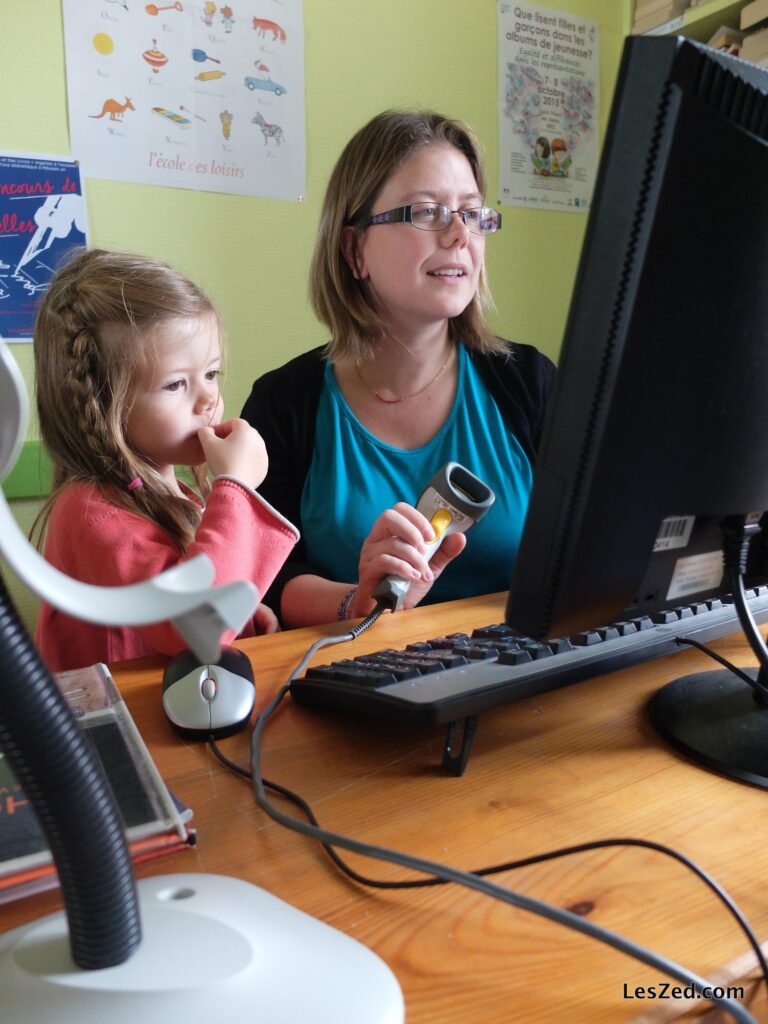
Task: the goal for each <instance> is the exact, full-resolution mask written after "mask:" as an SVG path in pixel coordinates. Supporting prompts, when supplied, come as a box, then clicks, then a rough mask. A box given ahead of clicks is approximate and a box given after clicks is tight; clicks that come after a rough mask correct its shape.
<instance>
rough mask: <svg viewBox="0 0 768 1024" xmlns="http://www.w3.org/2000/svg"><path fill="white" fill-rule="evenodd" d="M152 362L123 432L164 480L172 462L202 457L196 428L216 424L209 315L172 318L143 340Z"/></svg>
mask: <svg viewBox="0 0 768 1024" xmlns="http://www.w3.org/2000/svg"><path fill="white" fill-rule="evenodd" d="M147 343H148V344H154V345H155V347H156V349H157V360H156V362H155V363H154V365H152V366H150V367H149V368H148V369H147V370H146V371H145V373H144V374H143V376H142V377H141V378H140V379H139V381H138V383H137V385H136V386H135V388H134V392H133V396H132V398H133V402H132V406H131V411H130V413H129V415H128V421H127V425H126V433H127V436H128V440H129V442H130V444H131V445H132V446H133V447H134V448H135V449H136V450H137V451H139V452H141V453H142V454H143V455H144V456H145V457H146V458H147V459H149V460H150V461H151V462H153V463H154V464H155V465H156V466H157V467H158V469H159V471H160V472H161V473H162V474H163V475H164V476H166V477H167V478H169V479H170V478H172V477H173V472H174V471H173V467H174V466H198V465H200V464H201V463H203V462H204V461H205V456H204V454H203V449H202V447H201V445H200V441H199V440H198V436H197V434H198V431H199V430H200V429H201V427H208V426H215V425H216V424H217V423H220V422H221V417H222V414H223V411H224V410H223V406H222V403H221V396H220V395H219V370H220V367H221V345H220V342H219V326H218V323H217V322H216V319H215V318H214V317H213V316H205V317H194V318H190V319H179V320H175V321H171V322H170V323H168V324H164V325H162V326H160V327H158V328H157V329H156V330H155V331H153V332H152V334H151V335H150V336H149V337H148V338H147Z"/></svg>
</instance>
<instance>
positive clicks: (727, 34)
mask: <svg viewBox="0 0 768 1024" xmlns="http://www.w3.org/2000/svg"><path fill="white" fill-rule="evenodd" d="M744 35H745V33H744V32H739V30H738V29H737V28H729V26H728V25H721V26H720V28H719V29H718V30H717V31H716V32H715V33H714V35H713V36H712V37H711V38H710V39H709V40H708V41H707V46H711V47H712V49H713V50H724V51H725V52H726V53H735V54H738V53H739V51H740V50H741V44H742V43H743V42H744Z"/></svg>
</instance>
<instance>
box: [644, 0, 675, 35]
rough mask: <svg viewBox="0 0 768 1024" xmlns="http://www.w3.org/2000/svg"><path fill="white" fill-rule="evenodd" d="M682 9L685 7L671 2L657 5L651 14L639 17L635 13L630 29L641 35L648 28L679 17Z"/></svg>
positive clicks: (656, 26)
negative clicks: (661, 5) (660, 5)
mask: <svg viewBox="0 0 768 1024" xmlns="http://www.w3.org/2000/svg"><path fill="white" fill-rule="evenodd" d="M684 10H685V7H682V8H681V7H680V4H679V3H674V2H672V3H667V4H666V5H665V6H664V7H659V8H658V9H657V10H655V11H653V12H652V13H651V14H646V15H644V16H642V17H640V18H638V17H637V15H635V23H634V25H633V27H632V31H633V32H634V34H635V35H641V34H642V33H643V32H647V31H648V30H649V29H652V28H658V27H659V25H664V24H666V22H668V21H672V20H673V19H674V18H678V17H680V15H681V14H682V13H683V11H684Z"/></svg>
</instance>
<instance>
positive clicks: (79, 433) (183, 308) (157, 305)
mask: <svg viewBox="0 0 768 1024" xmlns="http://www.w3.org/2000/svg"><path fill="white" fill-rule="evenodd" d="M206 316H208V317H214V318H215V320H216V322H217V323H218V322H219V315H218V312H217V311H216V309H215V307H214V305H213V303H212V302H211V300H210V299H209V298H208V297H207V296H206V295H205V294H204V293H203V292H202V291H201V290H200V289H199V288H198V287H197V285H195V284H194V283H193V282H192V281H190V280H189V279H188V278H187V277H185V276H184V275H183V274H181V273H179V272H178V271H176V270H173V269H172V268H171V267H169V266H167V264H165V263H162V262H160V261H159V260H154V259H150V258H148V257H145V256H140V255H136V254H133V253H125V252H107V251H105V250H103V249H90V250H87V251H80V252H79V253H77V254H76V255H75V256H74V257H73V258H72V259H71V260H69V261H68V262H67V263H66V264H65V265H64V266H63V267H62V268H61V269H60V270H59V271H58V272H57V273H56V274H55V275H54V277H53V279H52V281H51V283H50V286H49V288H48V290H47V292H46V294H45V296H44V298H43V301H42V303H41V305H40V308H39V310H38V313H37V319H36V321H35V329H34V357H35V374H36V396H37V414H38V419H39V422H40V433H41V436H42V439H43V443H44V445H45V448H46V449H47V451H48V454H49V455H50V457H51V459H52V461H53V466H54V477H53V490H52V493H51V495H50V497H49V498H48V500H47V501H46V503H45V505H44V506H43V509H42V510H41V512H40V515H39V516H38V517H37V520H36V521H35V524H34V526H33V534H34V535H36V539H38V541H39V540H41V539H42V536H43V534H44V532H45V526H46V524H47V522H48V518H49V516H50V512H51V509H52V507H53V504H54V502H55V500H56V497H57V495H58V493H59V491H60V490H61V488H62V487H64V486H65V484H68V483H72V482H76V481H79V482H88V483H92V484H95V485H96V486H97V487H98V488H99V490H100V491H101V493H102V494H103V495H104V496H105V497H106V498H107V499H108V500H109V501H110V502H111V503H112V504H114V505H118V506H119V507H121V508H125V509H128V510H130V511H133V512H137V513H138V514H139V515H142V516H144V517H145V518H147V519H150V520H151V521H152V522H154V523H157V525H158V526H159V527H161V528H162V529H163V530H166V531H167V532H168V533H170V534H171V535H172V536H173V537H174V538H175V539H176V540H177V541H178V543H179V546H180V547H181V548H182V549H184V548H185V547H186V546H187V544H188V543H189V542H190V541H191V539H192V538H193V536H194V533H195V530H196V529H197V526H198V524H199V522H200V509H199V507H198V506H197V505H196V503H195V502H193V501H189V500H187V499H185V498H180V497H178V495H175V494H173V493H172V492H171V491H170V489H169V488H168V486H167V484H166V483H165V481H164V480H163V478H162V476H161V475H160V473H159V472H158V471H157V468H156V467H155V466H154V465H153V464H152V463H151V462H150V461H149V460H148V459H147V458H146V457H145V456H144V455H143V454H142V453H141V452H140V451H137V450H136V449H135V448H133V447H132V446H131V444H130V442H129V440H128V438H127V436H126V423H127V420H128V415H129V413H130V410H131V403H132V400H133V389H134V386H135V384H136V383H137V381H139V380H141V379H142V378H143V376H144V374H146V373H147V372H148V371H150V370H151V368H152V364H153V361H154V360H155V359H156V355H157V349H156V343H157V339H158V337H159V336H160V334H161V333H162V327H163V326H164V325H166V324H169V323H170V322H172V321H174V320H178V319H181V318H194V317H206ZM158 329H159V330H158ZM192 472H193V475H194V478H195V482H196V484H197V486H198V488H199V490H200V494H201V496H202V497H205V496H206V495H207V494H208V492H209V491H210V484H209V482H208V479H207V474H206V472H205V469H204V468H203V467H201V466H197V467H194V468H193V469H192ZM136 477H139V478H140V479H141V480H142V482H143V486H142V487H140V488H137V489H133V490H130V491H129V490H128V489H127V488H128V484H129V482H130V481H131V480H133V479H134V478H136Z"/></svg>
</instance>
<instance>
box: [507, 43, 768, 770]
mask: <svg viewBox="0 0 768 1024" xmlns="http://www.w3.org/2000/svg"><path fill="white" fill-rule="evenodd" d="M766 281H768V69H763V68H760V67H757V66H754V65H751V64H748V63H746V62H744V61H741V60H739V59H737V58H734V57H730V56H727V55H725V54H722V53H719V52H716V51H713V50H710V49H708V48H707V47H705V46H703V45H701V44H698V43H696V42H693V41H691V40H688V39H683V38H675V37H643V36H635V37H630V38H629V39H628V40H627V41H626V44H625V49H624V53H623V58H622V62H621V67H620V71H619V76H618V81H617V86H616V91H615V96H614V101H613V106H612V112H611V117H610V122H609V127H608V131H607V134H606V139H605V145H604V149H603V155H602V159H601V164H600V169H599V174H598V179H597V183H596V188H595V194H594V201H593V206H592V209H591V211H590V215H589V221H588V224H587V230H586V235H585V241H584V245H583V250H582V255H581V261H580V265H579V269H578V273H577V277H576V283H575V287H574V292H573V297H572V302H571V307H570V313H569V316H568V320H567V324H566V331H565V339H564V344H563V348H562V355H561V358H560V363H559V369H558V375H557V379H556V382H555V386H554V390H553V394H552V398H551V401H550V406H549V408H548V411H547V421H546V425H545V429H544V434H543V438H542V444H541V448H540V451H539V453H538V456H537V461H536V467H535V478H534V486H533V491H532V495H531V501H530V505H529V510H528V515H527V518H526V523H525V529H524V532H523V536H522V540H521V546H520V551H519V555H518V558H517V561H516V565H515V569H514V574H513V578H512V583H511V589H510V595H509V599H508V604H507V622H508V623H509V625H511V626H514V627H515V628H516V629H519V630H520V631H521V632H524V633H526V634H528V635H529V636H533V637H537V638H543V637H556V636H563V635H567V634H571V633H574V632H577V631H579V630H583V629H584V628H586V627H594V626H597V625H602V624H606V623H610V622H614V621H616V620H617V619H627V618H632V617H634V616H637V615H639V614H642V613H645V612H648V611H657V610H659V609H662V608H668V607H670V606H679V605H682V604H686V603H692V602H697V601H702V600H705V599H707V598H710V599H711V598H713V597H714V596H717V595H721V594H723V593H725V592H727V591H729V590H730V589H731V587H730V584H729V582H728V580H727V579H726V577H725V575H724V573H723V560H722V555H721V552H722V546H723V537H722V531H721V526H720V524H721V521H722V520H723V518H724V517H726V516H739V515H744V514H750V513H758V514H762V513H763V512H764V511H765V510H767V509H768V287H766ZM766 532H768V531H763V533H762V534H760V535H759V537H758V538H757V539H756V540H755V541H753V542H752V546H751V550H750V555H749V566H748V573H747V583H748V584H750V585H753V584H756V583H765V582H766V580H768V545H767V544H766V539H765V538H766ZM707 675H708V676H709V674H707ZM715 675H720V673H716V674H715ZM724 675H725V674H724ZM724 675H723V679H721V680H720V682H719V683H718V685H717V686H716V688H715V690H714V691H713V692H712V693H711V694H710V695H709V697H708V698H706V699H705V698H704V690H703V689H702V688H701V686H697V684H698V683H700V682H701V680H700V679H698V680H696V682H695V683H692V684H690V686H683V687H681V688H679V691H678V692H677V694H676V696H675V701H674V705H675V706H674V708H673V709H671V710H670V709H669V708H667V709H666V710H660V708H661V706H662V704H664V703H665V701H666V697H665V698H661V697H659V699H658V701H656V702H655V710H654V711H653V712H652V715H653V718H654V721H655V723H656V725H657V726H658V727H659V728H660V729H661V731H662V732H663V733H664V735H665V736H666V737H667V738H668V739H670V740H671V741H672V742H673V743H676V744H677V745H678V746H680V747H681V748H682V749H684V750H686V752H687V753H689V754H691V755H692V756H694V757H698V759H699V760H701V761H703V762H704V763H706V764H708V765H710V766H711V767H716V768H718V769H719V770H721V771H724V772H728V773H731V774H735V775H737V776H738V777H741V778H747V779H749V780H750V781H753V782H758V783H760V784H762V785H766V786H768V708H763V707H762V706H761V705H760V704H759V702H758V701H756V700H754V699H753V691H752V689H751V688H750V686H748V685H747V684H746V683H744V682H741V681H739V680H735V681H733V682H732V681H730V679H729V681H728V682H727V683H725V682H724ZM711 681H712V679H711V677H710V682H711ZM720 683H724V685H725V689H726V690H729V691H730V690H734V691H735V693H736V696H735V697H733V695H731V697H732V699H733V700H735V702H736V705H738V709H737V710H734V709H733V708H732V707H731V705H730V704H729V703H728V701H729V699H730V698H726V697H724V696H723V693H722V687H721V685H720ZM667 696H669V695H668V694H667ZM766 700H768V687H767V688H766ZM693 704H696V705H697V707H698V715H699V718H700V719H701V729H700V730H699V731H700V732H703V733H706V734H707V735H714V736H715V745H716V746H718V747H721V748H722V747H724V749H719V750H717V751H715V752H712V751H711V750H710V749H709V748H707V749H703V750H697V749H696V747H697V745H699V741H698V740H695V741H692V740H691V738H690V735H689V733H688V731H687V726H685V727H684V728H683V730H682V731H683V733H684V735H682V736H680V735H675V733H676V732H679V731H680V730H679V729H678V727H677V725H675V724H673V722H672V720H675V722H677V721H683V723H687V722H689V720H690V717H691V713H692V712H691V709H692V706H693ZM734 716H736V719H738V721H735V720H734ZM745 718H746V719H749V724H748V725H745V723H744V719H745ZM731 726H732V727H733V728H734V729H735V731H736V733H739V732H741V733H742V734H743V732H744V729H745V728H746V729H747V731H748V732H754V733H755V734H756V735H755V740H754V744H753V747H754V749H752V747H751V748H750V750H749V751H746V752H745V751H744V750H742V749H739V751H738V753H737V760H738V761H739V763H738V764H737V765H736V766H735V767H734V765H733V764H732V763H731V762H732V761H733V758H734V753H733V746H734V743H735V744H736V746H737V747H739V748H741V741H740V740H739V739H738V738H736V739H735V738H734V737H733V736H731V735H726V734H727V733H728V729H729V727H731ZM706 742H707V743H708V742H709V741H708V740H707V741H706ZM755 758H758V759H759V760H760V764H759V765H757V764H755V763H754V761H755Z"/></svg>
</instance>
